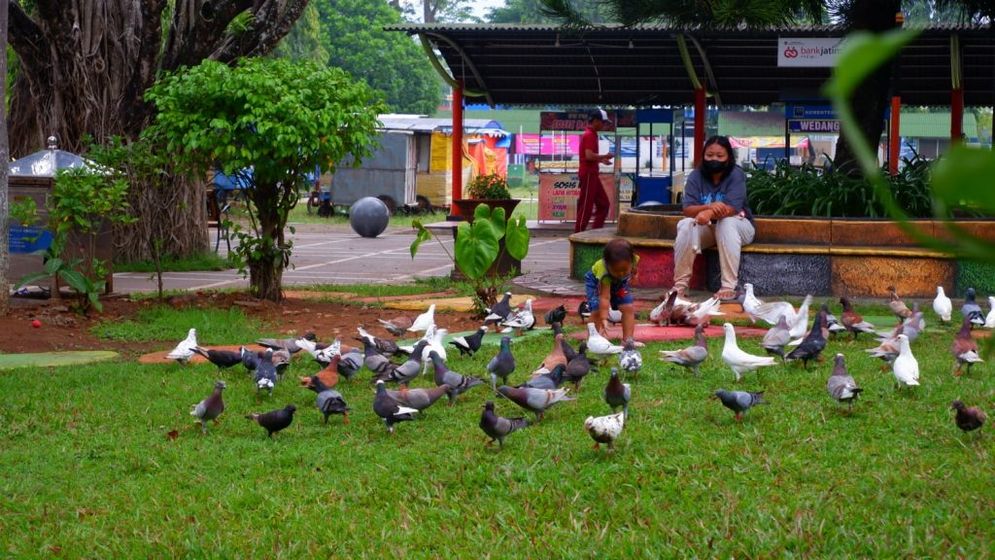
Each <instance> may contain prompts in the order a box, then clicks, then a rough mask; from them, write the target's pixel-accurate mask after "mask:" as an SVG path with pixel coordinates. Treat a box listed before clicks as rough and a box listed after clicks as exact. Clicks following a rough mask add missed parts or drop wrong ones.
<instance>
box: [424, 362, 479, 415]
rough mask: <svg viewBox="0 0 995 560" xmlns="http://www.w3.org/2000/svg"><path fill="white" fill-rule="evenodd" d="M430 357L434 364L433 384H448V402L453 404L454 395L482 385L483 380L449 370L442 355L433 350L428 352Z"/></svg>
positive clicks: (454, 401)
mask: <svg viewBox="0 0 995 560" xmlns="http://www.w3.org/2000/svg"><path fill="white" fill-rule="evenodd" d="M429 357H430V358H431V359H432V365H433V366H435V384H436V385H449V392H448V393H447V394H448V395H449V404H450V405H453V404H455V403H456V397H457V396H459V395H461V394H463V393H465V392H467V391H469V390H470V389H473V388H474V387H476V386H477V385H483V384H484V380H483V379H480V378H478V377H470V376H468V375H460V374H458V373H456V372H455V371H451V370H450V369H449V368H448V367H446V364H445V362H443V361H442V356H439V353H438V352H436V351H435V350H432V352H431V353H430V354H429Z"/></svg>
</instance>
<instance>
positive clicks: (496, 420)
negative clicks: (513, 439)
mask: <svg viewBox="0 0 995 560" xmlns="http://www.w3.org/2000/svg"><path fill="white" fill-rule="evenodd" d="M528 426H529V421H528V420H526V419H525V418H521V417H519V418H505V417H503V416H498V415H497V413H496V412H494V401H487V402H486V403H484V411H483V412H482V413H481V414H480V429H481V430H483V431H484V433H485V434H487V436H488V437H490V438H491V439H490V441H488V442H487V445H491V444H492V443H494V442H495V441H497V442H498V447H500V448H504V438H506V437H508V434H510V433H512V432H516V431H518V430H521V429H522V428H527V427H528Z"/></svg>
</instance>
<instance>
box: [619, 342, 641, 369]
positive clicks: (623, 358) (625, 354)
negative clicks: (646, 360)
mask: <svg viewBox="0 0 995 560" xmlns="http://www.w3.org/2000/svg"><path fill="white" fill-rule="evenodd" d="M618 366H619V367H620V368H621V369H622V371H624V372H626V373H631V374H633V375H635V374H637V373H639V370H641V369H642V368H643V355H642V354H640V353H639V350H637V349H636V342H635V341H634V340H632V338H631V337H630V338H627V339H626V340H625V344H623V345H622V353H621V354H619V355H618Z"/></svg>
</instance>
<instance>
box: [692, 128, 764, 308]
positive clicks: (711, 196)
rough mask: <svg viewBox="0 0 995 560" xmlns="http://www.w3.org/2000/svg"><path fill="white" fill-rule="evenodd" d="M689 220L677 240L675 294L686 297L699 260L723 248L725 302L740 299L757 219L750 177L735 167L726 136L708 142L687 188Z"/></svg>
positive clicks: (720, 293) (718, 294)
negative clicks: (744, 256) (742, 259)
mask: <svg viewBox="0 0 995 560" xmlns="http://www.w3.org/2000/svg"><path fill="white" fill-rule="evenodd" d="M684 215H685V216H687V217H686V218H684V219H683V220H681V221H680V222H678V223H677V239H675V240H674V289H676V290H677V291H678V293H679V294H680V295H681V296H683V295H684V293H685V292H686V291H687V288H688V283H689V282H690V280H691V269H692V267H693V265H694V258H695V256H696V255H698V254H701V251H702V250H703V249H707V248H709V247H713V246H718V250H719V264H720V266H721V268H722V288H721V289H720V290H719V291H718V292H716V293H715V297H717V298H719V299H721V300H730V299H734V298H735V297H736V285H737V283H738V281H739V255H740V248H741V247H742V246H743V245H748V244H750V243H751V242H752V241H753V236H754V234H755V230H754V229H753V215H752V214H751V213H750V209H749V207H748V206H747V203H746V173H744V172H743V170H742V169H741V168H740V167H739V166H738V165H736V156H735V153H734V152H733V150H732V145H731V144H730V143H729V138H728V137H727V136H712V137H711V138H709V139H708V140H706V141H705V149H704V157H703V158H702V161H701V164H700V165H699V166H698V168H697V169H695V170H694V171H692V172H691V174H690V175H688V177H687V179H686V181H685V183H684Z"/></svg>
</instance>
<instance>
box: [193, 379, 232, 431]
mask: <svg viewBox="0 0 995 560" xmlns="http://www.w3.org/2000/svg"><path fill="white" fill-rule="evenodd" d="M224 390H225V382H224V381H220V380H218V381H215V382H214V391H212V392H211V394H210V395H208V397H207V398H206V399H204V400H202V401H200V402H199V403H197V404H196V405H194V407H193V409H192V410H191V411H190V416H193V417H194V418H196V419H197V421H198V422H200V430H201V431H202V432H204V433H205V434H206V433H207V421H208V420H214V422H215V423H217V421H218V416H221V413H222V412H224V411H225V401H224V399H222V398H221V392H222V391H224Z"/></svg>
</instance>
